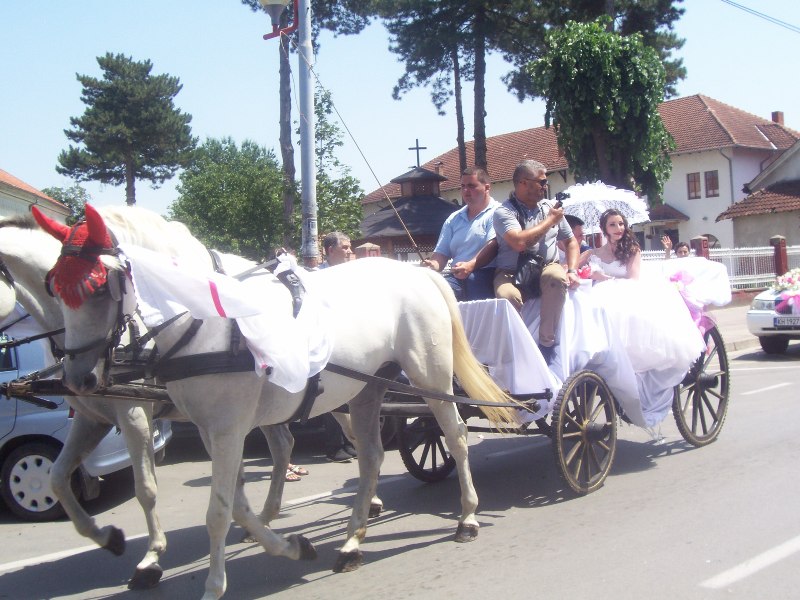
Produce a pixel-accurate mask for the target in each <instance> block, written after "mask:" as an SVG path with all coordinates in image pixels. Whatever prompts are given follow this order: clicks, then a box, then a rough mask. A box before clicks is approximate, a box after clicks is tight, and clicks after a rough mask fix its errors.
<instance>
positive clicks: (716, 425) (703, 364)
mask: <svg viewBox="0 0 800 600" xmlns="http://www.w3.org/2000/svg"><path fill="white" fill-rule="evenodd" d="M705 342H706V350H705V352H703V354H701V355H700V356H699V357H698V359H697V361H695V363H694V365H692V368H691V369H690V370H689V372H688V373H687V374H686V377H684V378H683V381H682V382H681V383H680V384H678V385H676V386H675V392H674V396H673V400H672V414H673V415H674V416H675V423H676V424H677V425H678V430H679V431H680V432H681V435H682V436H683V437H684V439H685V440H686V441H687V442H689V443H690V444H692V445H693V446H705V445H707V444H710V443H711V442H713V441H714V440H716V439H717V436H719V432H720V430H721V429H722V424H723V422H724V421H725V415H727V414H728V396H729V394H730V370H729V368H728V353H727V351H726V350H725V342H724V341H723V340H722V336H721V335H720V333H719V330H718V329H717V327H716V326H714V327H712V328H711V329H709V330H708V331H707V332H706V334H705Z"/></svg>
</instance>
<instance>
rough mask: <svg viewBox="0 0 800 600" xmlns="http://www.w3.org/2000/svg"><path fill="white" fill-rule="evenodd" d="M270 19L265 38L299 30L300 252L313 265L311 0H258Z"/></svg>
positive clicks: (314, 179)
mask: <svg viewBox="0 0 800 600" xmlns="http://www.w3.org/2000/svg"><path fill="white" fill-rule="evenodd" d="M290 1H292V3H293V5H294V18H293V19H292V25H291V26H290V27H286V28H284V29H280V27H279V23H278V22H279V20H280V16H281V13H282V12H283V11H284V10H285V9H286V7H287V6H288V5H289V2H290ZM259 2H261V5H262V6H263V7H264V10H266V11H267V13H268V14H269V16H270V18H271V19H272V33H268V34H266V35H265V36H264V39H265V40H268V39H272V38H275V37H278V36H280V35H282V34H287V33H291V32H293V31H295V29H296V30H297V31H298V37H299V41H298V53H299V55H300V60H299V64H300V66H299V69H298V71H299V77H298V82H299V87H300V107H299V110H300V191H301V194H300V195H301V200H302V206H303V222H302V240H303V241H302V247H301V249H300V256H302V258H303V262H304V263H306V265H308V266H316V264H317V260H318V258H319V249H318V247H317V243H318V242H317V240H318V237H319V235H318V232H317V168H316V165H315V164H314V86H313V84H312V81H311V71H312V68H313V66H314V52H313V49H312V47H311V0H259Z"/></svg>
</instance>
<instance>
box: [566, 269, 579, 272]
mask: <svg viewBox="0 0 800 600" xmlns="http://www.w3.org/2000/svg"><path fill="white" fill-rule="evenodd" d="M577 272H578V271H576V270H575V269H567V273H577Z"/></svg>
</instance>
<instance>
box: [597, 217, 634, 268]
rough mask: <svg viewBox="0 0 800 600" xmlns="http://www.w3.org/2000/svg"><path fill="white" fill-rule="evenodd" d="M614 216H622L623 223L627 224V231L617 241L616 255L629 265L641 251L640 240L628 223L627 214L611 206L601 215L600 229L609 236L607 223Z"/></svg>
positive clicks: (619, 259) (624, 263) (620, 260)
mask: <svg viewBox="0 0 800 600" xmlns="http://www.w3.org/2000/svg"><path fill="white" fill-rule="evenodd" d="M614 216H620V217H622V224H623V225H625V233H623V234H622V237H621V238H620V239H619V242H617V247H616V249H615V250H614V257H615V258H616V259H617V260H618V261H619V262H621V263H622V264H623V265H627V264H628V261H629V260H630V259H631V258H633V257H634V256H636V253H637V252H639V251H641V248H640V247H639V242H637V241H636V236H634V235H633V232H632V231H631V228H630V226H629V225H628V219H626V218H625V215H623V214H622V213H621V212H619V211H618V210H617V209H616V208H609V209H608V210H607V211H606V212H604V213H603V214H602V215H600V229H601V230H602V232H603V235H605V236H606V238H608V233H607V232H606V223H608V220H609V219H610V218H611V217H614Z"/></svg>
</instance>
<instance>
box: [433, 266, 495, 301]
mask: <svg viewBox="0 0 800 600" xmlns="http://www.w3.org/2000/svg"><path fill="white" fill-rule="evenodd" d="M444 278H445V279H446V280H447V283H449V284H450V287H451V288H453V292H454V293H455V295H456V299H457V300H458V301H459V302H465V301H468V300H486V299H487V298H494V287H493V285H492V280H493V279H494V267H485V268H483V269H478V270H477V271H473V272H472V273H470V274H469V277H467V278H466V279H458V278H457V277H455V276H453V275H445V276H444Z"/></svg>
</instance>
